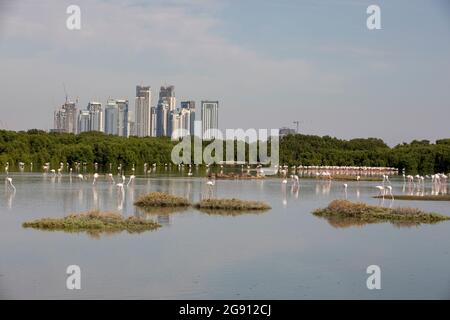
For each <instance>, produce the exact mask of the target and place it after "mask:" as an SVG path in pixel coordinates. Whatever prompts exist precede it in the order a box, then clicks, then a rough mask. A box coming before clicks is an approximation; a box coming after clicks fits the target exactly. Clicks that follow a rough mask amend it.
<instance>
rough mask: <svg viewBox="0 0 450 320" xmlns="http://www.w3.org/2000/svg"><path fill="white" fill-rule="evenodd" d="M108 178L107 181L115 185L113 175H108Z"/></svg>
mask: <svg viewBox="0 0 450 320" xmlns="http://www.w3.org/2000/svg"><path fill="white" fill-rule="evenodd" d="M108 178H109V180H110V181H111V183H116V182H115V181H114V177H113V174H112V173H108Z"/></svg>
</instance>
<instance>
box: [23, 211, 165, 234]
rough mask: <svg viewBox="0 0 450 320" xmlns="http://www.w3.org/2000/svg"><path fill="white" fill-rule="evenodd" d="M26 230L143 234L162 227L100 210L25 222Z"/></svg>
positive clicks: (150, 221)
mask: <svg viewBox="0 0 450 320" xmlns="http://www.w3.org/2000/svg"><path fill="white" fill-rule="evenodd" d="M22 226H23V227H24V228H34V229H40V230H47V231H65V232H87V233H89V234H100V233H115V232H122V231H127V232H128V233H141V232H144V231H149V230H155V229H157V228H159V227H161V225H160V224H158V223H157V222H155V221H152V220H144V219H141V218H137V217H128V218H124V217H123V216H121V215H120V214H118V213H112V212H100V211H98V210H93V211H89V212H86V213H80V214H71V215H68V216H66V217H63V218H43V219H38V220H34V221H29V222H24V223H23V224H22Z"/></svg>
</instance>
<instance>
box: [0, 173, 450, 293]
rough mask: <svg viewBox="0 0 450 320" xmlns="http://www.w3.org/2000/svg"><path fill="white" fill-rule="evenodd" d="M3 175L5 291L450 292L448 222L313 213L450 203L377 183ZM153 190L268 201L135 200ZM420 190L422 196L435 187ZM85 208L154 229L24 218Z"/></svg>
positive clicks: (446, 206)
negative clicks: (71, 227)
mask: <svg viewBox="0 0 450 320" xmlns="http://www.w3.org/2000/svg"><path fill="white" fill-rule="evenodd" d="M9 176H10V177H11V178H12V181H13V183H14V186H15V188H16V191H15V192H13V191H12V190H10V189H8V187H7V186H6V185H5V189H4V190H2V192H1V193H2V196H1V198H0V199H2V200H1V201H0V252H1V256H2V259H0V298H2V299H25V298H31V299H53V298H56V299H103V298H112V299H118V298H123V299H352V298H353V299H416V298H424V299H432V298H433V299H448V298H450V272H449V270H450V245H449V244H450V221H441V222H439V223H435V224H416V223H406V222H405V223H389V222H380V223H364V222H362V221H357V222H355V221H353V220H345V219H343V220H339V219H324V218H323V217H318V216H315V215H314V214H313V212H314V211H315V210H317V209H318V208H325V207H327V206H328V205H329V203H330V202H332V201H333V200H335V199H345V198H347V199H348V200H349V201H353V202H363V203H366V204H369V205H378V206H383V207H386V208H395V207H412V208H418V209H421V210H423V211H425V212H436V213H440V214H442V215H444V216H450V201H420V200H416V199H414V200H401V201H400V200H394V201H393V200H392V199H391V198H390V197H388V196H386V197H385V199H381V198H374V197H376V196H377V195H378V191H377V189H376V188H375V186H376V185H378V184H380V182H379V181H347V182H346V184H347V187H346V190H344V188H343V182H342V181H338V180H335V181H327V180H321V179H314V178H302V179H300V182H299V187H296V186H293V183H292V182H291V181H290V180H288V183H287V184H283V183H281V179H280V178H277V177H266V178H265V179H247V180H228V179H223V180H216V181H215V184H214V185H207V184H206V181H207V180H206V178H204V176H203V175H201V174H200V175H193V176H186V174H183V175H179V174H175V173H174V174H167V173H164V172H162V173H153V174H149V175H136V178H135V179H134V181H133V182H132V183H130V185H129V186H124V189H123V192H122V191H120V190H119V188H118V187H117V186H116V185H115V184H112V183H109V182H108V179H107V178H106V177H105V176H103V175H102V176H101V177H99V178H98V180H97V183H96V184H94V185H93V184H92V179H91V178H89V179H87V180H83V181H82V180H80V179H77V178H76V177H72V179H70V178H69V176H68V175H67V174H65V175H63V176H61V177H58V176H53V175H52V174H42V173H26V172H10V174H9ZM1 177H2V179H3V180H4V179H5V175H2V176H1ZM127 177H129V175H128V176H127ZM114 178H116V176H115V177H114ZM116 180H117V178H116ZM391 184H392V191H393V193H394V194H395V195H409V194H411V190H410V189H409V187H408V184H405V183H404V182H403V180H402V178H401V177H395V176H392V177H391ZM149 192H164V193H168V194H170V195H174V196H178V197H182V198H185V199H187V200H188V201H189V203H192V204H195V203H199V202H201V201H202V200H207V199H208V198H210V197H216V198H220V199H232V198H235V199H241V200H249V201H260V202H263V203H266V204H267V205H268V206H269V207H270V209H267V210H263V211H258V212H234V211H233V212H221V211H215V212H214V211H212V212H208V211H206V212H205V211H202V210H198V209H197V208H196V207H195V205H193V206H185V207H173V208H172V207H165V208H150V209H148V210H147V208H139V207H138V206H136V205H135V202H136V201H137V200H138V199H141V197H142V196H143V195H145V194H148V193H149ZM421 192H423V193H424V194H427V193H430V192H431V185H425V187H424V190H421ZM446 192H447V191H446ZM414 195H416V193H414ZM91 210H99V211H103V212H114V213H118V214H120V215H121V216H122V217H123V219H128V218H132V219H135V218H138V219H139V221H142V220H145V221H149V222H154V223H155V226H156V225H158V226H159V227H158V228H150V229H149V230H146V231H143V232H136V233H134V232H132V233H129V232H126V231H123V232H121V231H117V230H114V232H104V233H96V232H64V231H47V230H39V229H32V228H24V227H23V226H22V224H23V223H25V222H27V221H33V220H38V219H44V218H63V217H66V216H68V215H70V214H74V213H82V212H89V211H91ZM133 221H134V220H133ZM69 265H78V266H80V268H81V275H82V280H81V290H67V289H66V278H67V274H66V268H67V266H69ZM369 265H378V266H380V268H381V288H382V289H381V290H368V289H367V286H366V280H367V278H368V276H369V274H367V273H366V269H367V267H368V266H369Z"/></svg>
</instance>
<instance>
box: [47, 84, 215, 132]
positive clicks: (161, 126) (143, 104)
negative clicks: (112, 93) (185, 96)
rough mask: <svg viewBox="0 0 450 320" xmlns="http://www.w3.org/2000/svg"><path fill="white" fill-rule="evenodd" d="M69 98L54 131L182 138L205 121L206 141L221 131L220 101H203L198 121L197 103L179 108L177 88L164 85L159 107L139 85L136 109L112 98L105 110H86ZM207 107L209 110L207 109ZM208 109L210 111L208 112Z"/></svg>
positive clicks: (95, 104) (91, 104) (57, 113)
mask: <svg viewBox="0 0 450 320" xmlns="http://www.w3.org/2000/svg"><path fill="white" fill-rule="evenodd" d="M78 100H79V98H78V97H77V99H76V102H73V101H71V100H70V97H69V96H68V95H66V101H65V102H64V104H62V105H61V107H59V108H57V110H56V111H55V112H54V114H53V118H54V126H53V128H52V129H50V130H49V131H50V132H65V133H74V134H79V133H83V132H89V131H98V132H104V133H106V134H112V135H118V136H123V137H129V136H137V137H157V136H159V137H171V138H172V139H173V140H177V139H181V138H183V137H184V136H186V135H194V134H195V133H196V131H195V123H196V120H197V121H201V123H203V125H202V127H201V133H202V136H203V138H204V139H207V140H211V139H213V138H214V135H211V134H210V133H209V132H210V130H211V129H218V123H219V121H218V105H219V102H218V101H204V100H202V101H201V109H200V111H201V113H200V116H199V118H198V119H197V118H196V108H195V101H193V100H185V101H180V103H179V106H177V100H176V96H175V86H173V85H170V86H161V87H160V91H159V98H158V102H157V104H156V105H153V106H152V90H151V86H144V85H136V97H135V109H134V111H133V110H131V109H130V107H129V99H113V98H111V97H108V99H107V102H106V104H105V107H104V108H103V106H102V103H101V102H96V101H90V102H89V103H88V105H87V107H86V108H85V109H82V108H79V107H77V104H78ZM205 105H207V108H205ZM205 109H208V111H205Z"/></svg>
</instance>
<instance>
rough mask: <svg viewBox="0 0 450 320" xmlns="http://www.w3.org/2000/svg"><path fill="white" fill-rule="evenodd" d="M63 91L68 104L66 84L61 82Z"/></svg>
mask: <svg viewBox="0 0 450 320" xmlns="http://www.w3.org/2000/svg"><path fill="white" fill-rule="evenodd" d="M63 89H64V94H65V95H66V103H67V102H68V100H69V96H68V94H67V90H66V84H65V83H64V82H63Z"/></svg>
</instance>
